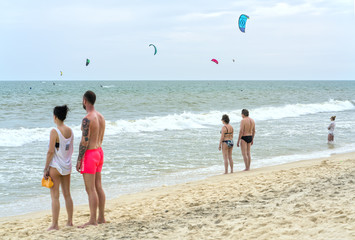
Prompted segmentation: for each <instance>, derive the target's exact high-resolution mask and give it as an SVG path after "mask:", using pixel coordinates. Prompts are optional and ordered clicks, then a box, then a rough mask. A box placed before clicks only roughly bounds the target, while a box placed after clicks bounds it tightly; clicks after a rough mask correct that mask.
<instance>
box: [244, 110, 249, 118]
mask: <svg viewBox="0 0 355 240" xmlns="http://www.w3.org/2000/svg"><path fill="white" fill-rule="evenodd" d="M242 114H243V115H244V116H246V117H248V116H249V111H248V110H246V109H243V110H242Z"/></svg>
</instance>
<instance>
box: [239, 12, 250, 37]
mask: <svg viewBox="0 0 355 240" xmlns="http://www.w3.org/2000/svg"><path fill="white" fill-rule="evenodd" d="M247 19H249V16H247V15H245V14H242V15H240V17H239V21H238V22H239V29H240V31H242V32H243V33H245V25H246V23H247Z"/></svg>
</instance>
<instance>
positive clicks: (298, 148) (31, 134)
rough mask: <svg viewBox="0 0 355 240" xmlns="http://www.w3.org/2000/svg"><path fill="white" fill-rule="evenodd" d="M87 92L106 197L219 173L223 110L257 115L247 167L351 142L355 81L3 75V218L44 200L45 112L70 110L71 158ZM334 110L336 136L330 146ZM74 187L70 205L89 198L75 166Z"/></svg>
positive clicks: (354, 145) (47, 203)
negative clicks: (92, 96)
mask: <svg viewBox="0 0 355 240" xmlns="http://www.w3.org/2000/svg"><path fill="white" fill-rule="evenodd" d="M86 90H93V91H94V92H95V93H96V95H97V102H96V109H97V110H98V111H100V112H101V113H102V114H103V115H104V116H105V118H106V135H105V138H104V143H103V150H104V152H105V163H104V167H103V172H102V176H103V179H102V181H103V186H104V189H105V191H106V195H107V198H108V199H111V198H115V197H117V196H120V195H122V194H126V193H132V192H138V191H142V190H145V189H149V188H153V187H158V186H162V185H172V184H176V183H182V182H187V181H192V180H197V179H203V178H206V177H208V176H212V175H218V174H222V173H223V171H224V166H223V159H222V154H221V152H219V151H218V142H219V137H220V133H219V132H220V129H221V127H222V125H221V121H220V119H221V116H222V115H223V114H225V113H226V114H228V115H229V116H230V119H231V124H232V126H233V127H234V128H235V132H237V131H238V127H239V123H240V120H241V116H240V112H241V109H243V108H247V109H249V111H250V117H252V118H253V119H254V120H255V122H256V137H255V140H254V146H253V147H252V163H251V167H252V168H256V167H262V166H270V165H276V164H281V163H287V162H292V161H297V160H302V159H308V158H317V157H325V156H329V155H331V154H334V153H342V152H349V151H354V150H355V128H354V120H355V96H354V93H355V81H107V82H105V81H90V82H84V81H76V82H74V81H72V82H64V81H63V82H58V81H57V82H55V84H54V83H53V82H52V81H47V82H41V81H37V82H36V81H34V82H20V81H18V82H0V163H1V164H0V217H4V216H11V215H19V214H25V213H29V212H34V211H38V210H46V209H50V208H51V200H50V194H49V190H48V189H46V188H43V187H41V178H42V171H43V168H44V164H45V159H46V153H47V148H48V141H49V132H50V130H51V129H52V128H53V127H54V126H55V125H54V123H53V115H52V110H53V107H54V106H56V105H63V104H67V105H68V106H69V108H70V109H71V111H70V112H69V115H68V117H67V120H66V124H67V125H68V126H70V127H72V128H73V130H74V135H75V140H74V146H75V150H74V154H73V166H75V163H76V158H77V155H78V145H79V140H80V136H81V131H80V123H81V120H82V118H83V117H84V116H85V111H84V109H83V108H82V95H83V93H84V92H85V91H86ZM332 115H336V116H337V118H336V124H337V126H336V130H335V144H333V145H328V144H327V126H328V125H329V123H330V121H329V118H330V116H332ZM236 135H237V134H235V138H236V137H237V136H236ZM233 160H234V164H235V170H236V171H238V170H243V169H244V163H243V160H242V156H241V153H240V149H239V148H237V147H235V148H234V150H233ZM237 174H238V173H237ZM71 192H72V197H73V201H74V204H75V205H78V204H85V203H87V196H86V193H85V188H84V183H83V180H82V176H81V175H80V174H79V173H77V172H76V171H75V169H74V168H73V173H72V184H71ZM61 204H62V211H64V201H63V199H61Z"/></svg>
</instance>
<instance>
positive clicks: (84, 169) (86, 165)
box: [80, 148, 104, 174]
mask: <svg viewBox="0 0 355 240" xmlns="http://www.w3.org/2000/svg"><path fill="white" fill-rule="evenodd" d="M103 164H104V152H103V151H102V148H97V149H89V150H86V152H85V154H84V157H83V159H82V160H81V171H80V173H81V174H83V173H89V174H95V173H97V172H101V170H102V165H103Z"/></svg>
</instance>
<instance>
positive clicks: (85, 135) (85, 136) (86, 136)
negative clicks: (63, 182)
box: [76, 118, 90, 172]
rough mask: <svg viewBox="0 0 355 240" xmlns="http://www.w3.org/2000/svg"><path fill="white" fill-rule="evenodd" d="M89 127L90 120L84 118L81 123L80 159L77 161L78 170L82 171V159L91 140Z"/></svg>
mask: <svg viewBox="0 0 355 240" xmlns="http://www.w3.org/2000/svg"><path fill="white" fill-rule="evenodd" d="M89 127H90V120H89V119H88V118H84V119H83V121H82V123H81V131H82V136H81V141H80V145H79V155H78V160H77V162H76V170H77V171H78V172H80V168H81V160H82V158H83V157H84V154H85V152H86V149H87V148H88V146H89V140H90V132H89V129H90V128H89Z"/></svg>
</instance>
